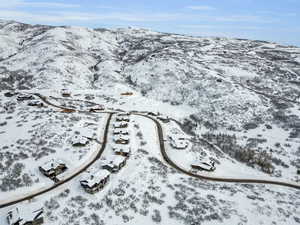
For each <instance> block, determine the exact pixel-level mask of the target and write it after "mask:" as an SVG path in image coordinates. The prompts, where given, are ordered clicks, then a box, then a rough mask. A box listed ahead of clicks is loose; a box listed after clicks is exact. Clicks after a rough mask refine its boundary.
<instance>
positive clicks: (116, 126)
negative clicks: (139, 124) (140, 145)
mask: <svg viewBox="0 0 300 225" xmlns="http://www.w3.org/2000/svg"><path fill="white" fill-rule="evenodd" d="M113 127H114V128H125V127H128V123H127V122H124V121H123V122H116V123H114V124H113Z"/></svg>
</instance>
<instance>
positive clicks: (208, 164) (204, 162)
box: [192, 157, 214, 170]
mask: <svg viewBox="0 0 300 225" xmlns="http://www.w3.org/2000/svg"><path fill="white" fill-rule="evenodd" d="M192 165H195V166H198V167H201V168H203V169H207V170H210V169H211V168H212V167H214V162H213V161H212V160H210V159H209V158H208V157H206V158H203V159H201V160H199V161H194V162H193V163H192Z"/></svg>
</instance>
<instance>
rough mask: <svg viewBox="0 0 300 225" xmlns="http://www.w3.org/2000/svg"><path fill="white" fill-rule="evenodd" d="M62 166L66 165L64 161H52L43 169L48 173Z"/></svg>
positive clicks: (43, 166) (45, 164) (44, 165)
mask: <svg viewBox="0 0 300 225" xmlns="http://www.w3.org/2000/svg"><path fill="white" fill-rule="evenodd" d="M61 164H65V163H64V162H63V161H62V160H59V159H51V160H49V161H48V162H46V163H44V164H43V165H42V166H41V167H42V168H43V169H44V170H45V171H48V170H51V169H55V168H57V167H58V166H60V165H61Z"/></svg>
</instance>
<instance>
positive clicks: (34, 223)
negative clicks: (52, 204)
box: [7, 207, 44, 225]
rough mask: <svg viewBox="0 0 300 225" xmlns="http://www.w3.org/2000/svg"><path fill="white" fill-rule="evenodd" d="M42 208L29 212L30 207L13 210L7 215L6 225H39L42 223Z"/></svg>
mask: <svg viewBox="0 0 300 225" xmlns="http://www.w3.org/2000/svg"><path fill="white" fill-rule="evenodd" d="M43 214H44V211H43V208H41V209H38V210H35V211H31V210H30V207H24V208H22V209H19V208H14V209H12V210H10V211H9V212H8V213H7V222H8V225H39V224H43V223H44V218H43Z"/></svg>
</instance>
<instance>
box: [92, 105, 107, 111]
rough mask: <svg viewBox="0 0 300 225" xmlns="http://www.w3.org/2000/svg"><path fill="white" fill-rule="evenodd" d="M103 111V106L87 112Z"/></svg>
mask: <svg viewBox="0 0 300 225" xmlns="http://www.w3.org/2000/svg"><path fill="white" fill-rule="evenodd" d="M103 110H104V106H102V105H101V106H100V105H99V106H98V107H97V108H90V109H89V111H90V112H99V111H103Z"/></svg>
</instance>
